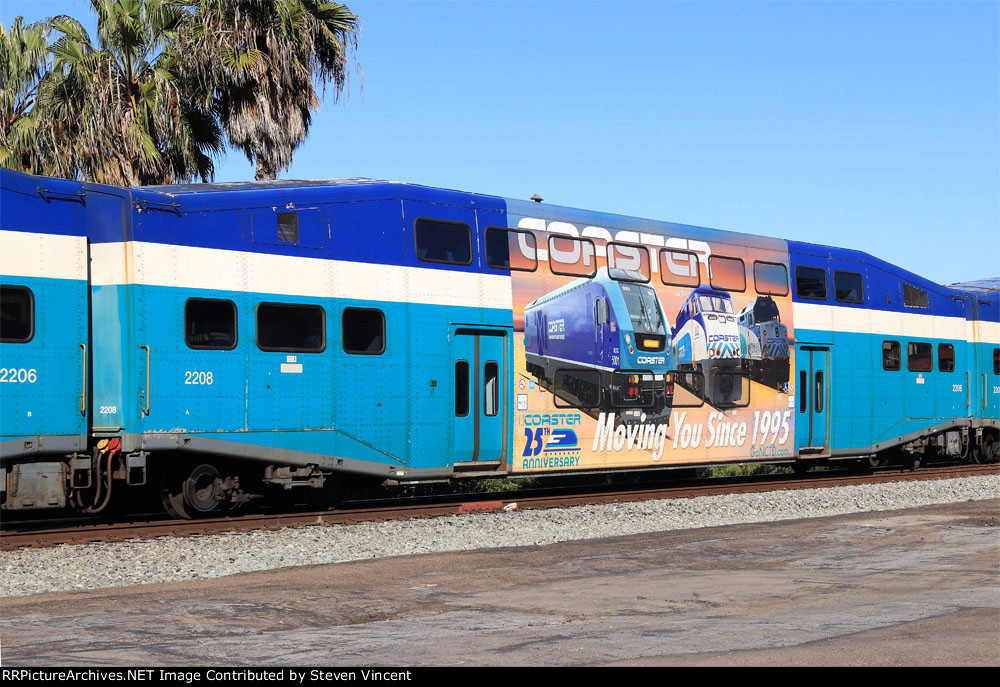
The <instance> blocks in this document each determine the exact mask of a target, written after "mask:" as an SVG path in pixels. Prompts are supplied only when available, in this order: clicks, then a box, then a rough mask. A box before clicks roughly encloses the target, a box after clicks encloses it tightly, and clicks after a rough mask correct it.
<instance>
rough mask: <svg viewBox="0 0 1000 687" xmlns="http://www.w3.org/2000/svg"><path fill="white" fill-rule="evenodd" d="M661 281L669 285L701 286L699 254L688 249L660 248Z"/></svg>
mask: <svg viewBox="0 0 1000 687" xmlns="http://www.w3.org/2000/svg"><path fill="white" fill-rule="evenodd" d="M660 281H662V282H663V283H664V284H665V285H667V286H687V287H689V288H692V289H693V288H697V287H698V286H701V269H700V268H699V267H698V254H697V253H692V252H691V251H687V250H674V249H673V248H662V249H661V250H660Z"/></svg>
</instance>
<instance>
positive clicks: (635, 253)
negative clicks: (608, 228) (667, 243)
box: [607, 241, 650, 282]
mask: <svg viewBox="0 0 1000 687" xmlns="http://www.w3.org/2000/svg"><path fill="white" fill-rule="evenodd" d="M607 252H608V276H610V277H611V278H612V279H615V280H617V281H634V282H648V281H649V274H650V268H649V249H647V248H646V247H645V246H637V245H635V244H633V243H619V242H617V241H609V242H608V246H607Z"/></svg>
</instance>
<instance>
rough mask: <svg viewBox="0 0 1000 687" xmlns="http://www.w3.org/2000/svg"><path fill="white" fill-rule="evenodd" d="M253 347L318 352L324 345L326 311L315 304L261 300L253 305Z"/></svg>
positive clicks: (264, 349) (268, 349) (263, 349)
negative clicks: (255, 337)
mask: <svg viewBox="0 0 1000 687" xmlns="http://www.w3.org/2000/svg"><path fill="white" fill-rule="evenodd" d="M257 347H258V348H259V349H260V350H262V351H301V352H303V353H320V352H322V351H323V350H324V349H325V348H326V313H325V312H324V310H323V308H321V307H320V306H318V305H293V304H290V303H261V304H260V305H258V306H257Z"/></svg>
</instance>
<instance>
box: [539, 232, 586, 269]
mask: <svg viewBox="0 0 1000 687" xmlns="http://www.w3.org/2000/svg"><path fill="white" fill-rule="evenodd" d="M549 268H550V269H551V270H552V273H553V274H562V275H565V276H567V277H593V276H594V275H595V274H597V251H596V250H595V249H594V242H593V241H591V240H590V239H578V238H576V237H575V236H563V235H561V234H549Z"/></svg>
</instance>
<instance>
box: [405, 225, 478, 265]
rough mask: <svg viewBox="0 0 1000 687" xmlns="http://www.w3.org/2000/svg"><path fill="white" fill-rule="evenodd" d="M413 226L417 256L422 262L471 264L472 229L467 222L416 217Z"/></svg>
mask: <svg viewBox="0 0 1000 687" xmlns="http://www.w3.org/2000/svg"><path fill="white" fill-rule="evenodd" d="M414 226H415V229H414V233H415V234H416V241H417V257H418V258H420V259H421V260H423V261H424V262H444V263H448V264H450V265H471V264H472V230H471V229H469V225H468V224H465V223H463V222H442V221H440V220H434V219H418V220H417V221H416V224H415V225H414Z"/></svg>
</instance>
